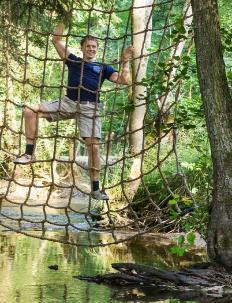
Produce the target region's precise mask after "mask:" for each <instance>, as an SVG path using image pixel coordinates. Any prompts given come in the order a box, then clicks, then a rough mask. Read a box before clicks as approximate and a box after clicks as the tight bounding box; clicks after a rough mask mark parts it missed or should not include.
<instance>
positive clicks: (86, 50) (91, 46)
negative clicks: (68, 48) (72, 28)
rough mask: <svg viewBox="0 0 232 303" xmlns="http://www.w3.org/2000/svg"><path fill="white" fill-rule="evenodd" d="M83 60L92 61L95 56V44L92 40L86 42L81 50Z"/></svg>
mask: <svg viewBox="0 0 232 303" xmlns="http://www.w3.org/2000/svg"><path fill="white" fill-rule="evenodd" d="M81 51H82V53H83V58H84V59H86V60H89V61H91V60H93V59H94V58H95V57H96V54H97V42H96V41H94V40H86V41H85V42H84V44H83V46H82V48H81Z"/></svg>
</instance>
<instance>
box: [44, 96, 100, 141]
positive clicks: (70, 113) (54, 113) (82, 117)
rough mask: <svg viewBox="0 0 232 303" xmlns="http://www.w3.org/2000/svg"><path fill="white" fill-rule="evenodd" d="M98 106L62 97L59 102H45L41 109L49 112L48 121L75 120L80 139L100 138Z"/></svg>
mask: <svg viewBox="0 0 232 303" xmlns="http://www.w3.org/2000/svg"><path fill="white" fill-rule="evenodd" d="M100 107H101V106H100V104H96V103H93V102H88V101H84V102H81V103H80V102H75V101H73V100H71V99H69V98H68V97H66V96H64V98H63V99H61V101H54V102H45V103H43V104H42V106H41V109H42V110H43V112H49V114H50V117H49V118H47V120H48V121H50V122H53V121H57V120H66V119H76V120H77V124H78V127H79V130H80V136H81V137H82V138H90V137H95V138H99V139H100V138H101V120H100V117H99V109H100Z"/></svg>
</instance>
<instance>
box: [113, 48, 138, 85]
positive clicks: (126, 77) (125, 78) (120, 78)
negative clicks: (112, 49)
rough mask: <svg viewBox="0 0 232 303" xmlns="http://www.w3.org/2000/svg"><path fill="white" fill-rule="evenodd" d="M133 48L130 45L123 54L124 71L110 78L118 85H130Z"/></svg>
mask: <svg viewBox="0 0 232 303" xmlns="http://www.w3.org/2000/svg"><path fill="white" fill-rule="evenodd" d="M133 50H134V48H133V46H132V45H130V46H129V47H127V48H126V49H125V50H124V52H123V54H122V70H121V72H120V73H118V72H115V73H113V74H112V75H111V76H110V81H112V82H115V83H118V84H129V83H130V80H131V77H130V65H129V59H130V57H131V56H132V53H133Z"/></svg>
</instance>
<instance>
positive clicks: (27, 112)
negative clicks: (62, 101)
mask: <svg viewBox="0 0 232 303" xmlns="http://www.w3.org/2000/svg"><path fill="white" fill-rule="evenodd" d="M39 111H41V105H35V106H33V107H32V109H31V108H29V107H25V109H24V120H25V135H26V142H27V144H34V141H35V137H36V135H37V131H38V121H39V118H46V117H49V114H47V113H41V112H39Z"/></svg>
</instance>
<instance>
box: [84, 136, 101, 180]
mask: <svg viewBox="0 0 232 303" xmlns="http://www.w3.org/2000/svg"><path fill="white" fill-rule="evenodd" d="M85 142H86V145H87V151H88V161H89V175H90V180H91V181H99V177H100V154H99V139H98V138H94V137H91V138H85Z"/></svg>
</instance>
